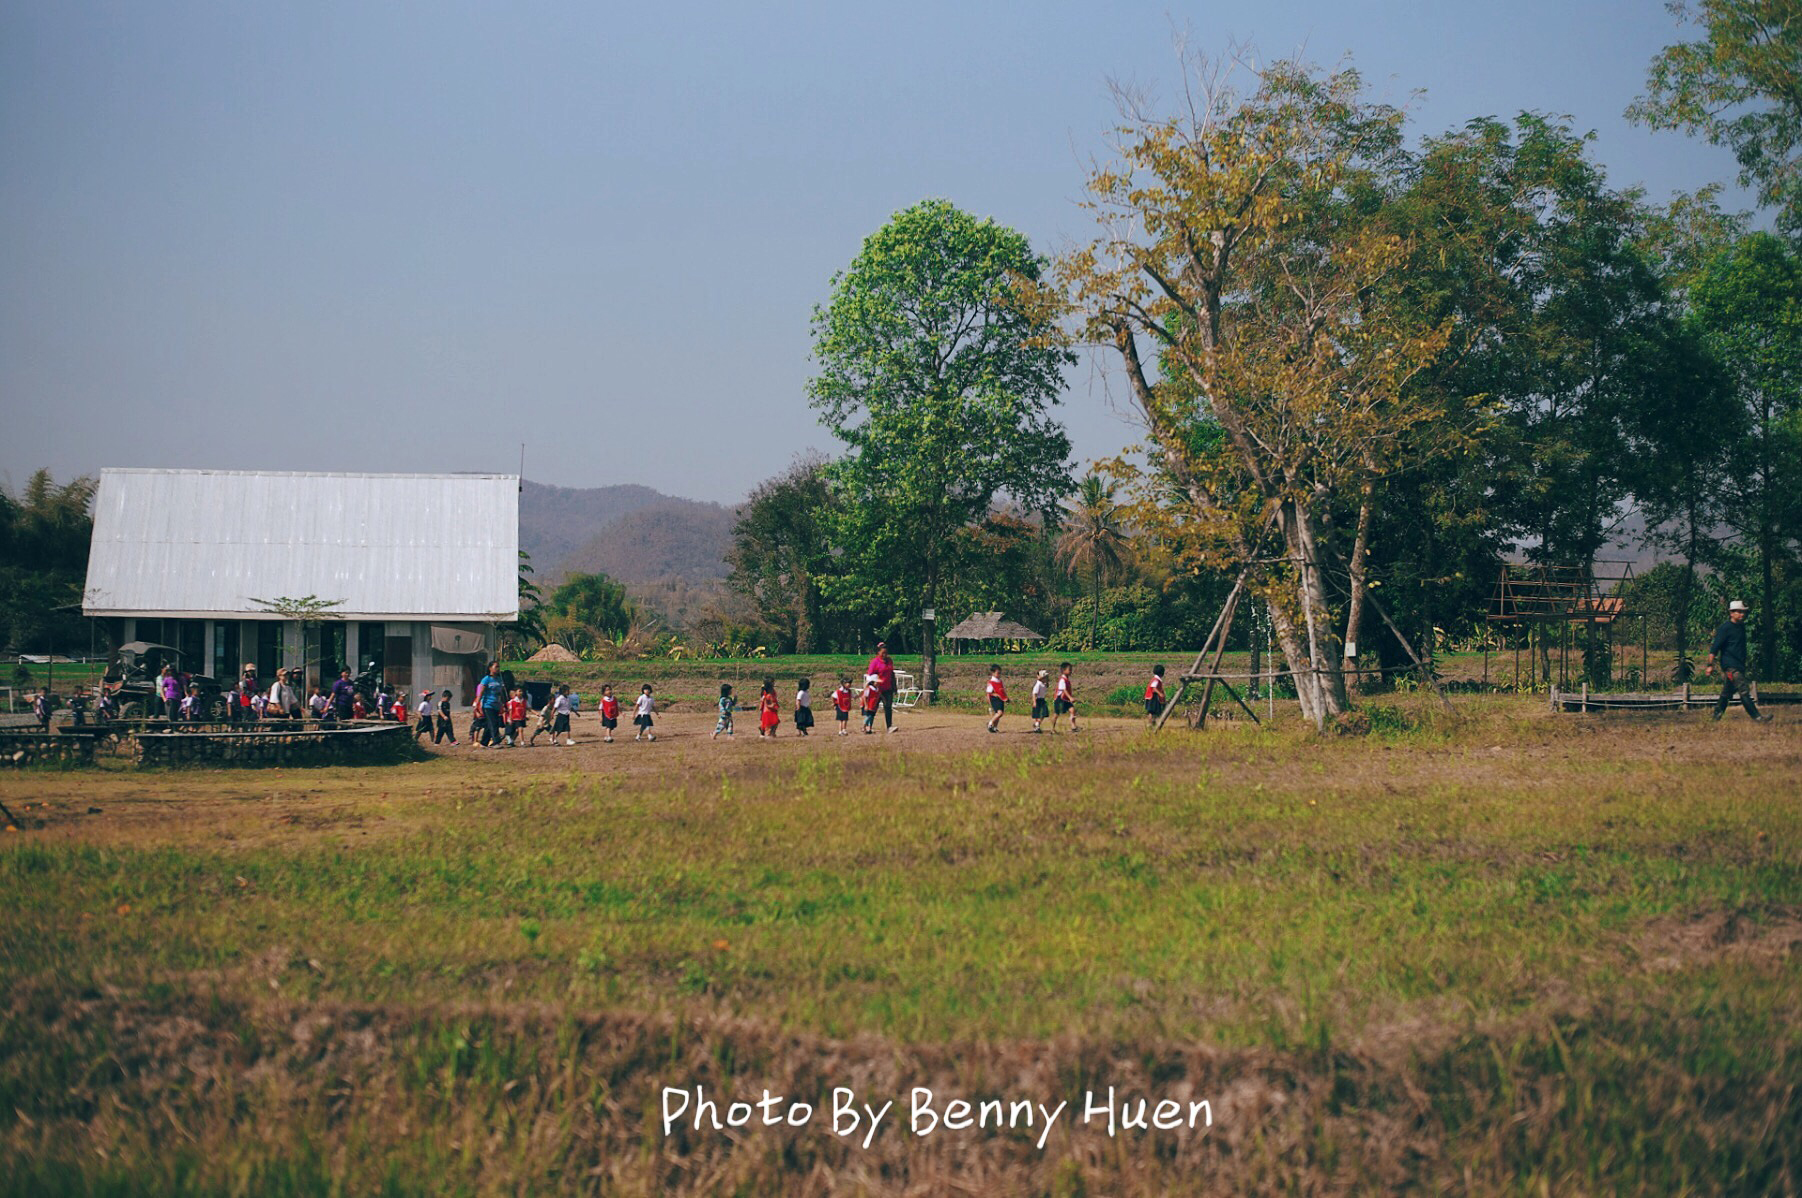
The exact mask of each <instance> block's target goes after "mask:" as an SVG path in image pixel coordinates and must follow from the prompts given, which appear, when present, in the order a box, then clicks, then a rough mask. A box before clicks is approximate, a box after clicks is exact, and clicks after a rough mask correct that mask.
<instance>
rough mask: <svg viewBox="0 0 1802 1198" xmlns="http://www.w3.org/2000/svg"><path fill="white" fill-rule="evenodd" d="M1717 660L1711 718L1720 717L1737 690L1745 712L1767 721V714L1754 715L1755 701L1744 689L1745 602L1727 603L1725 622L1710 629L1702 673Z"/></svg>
mask: <svg viewBox="0 0 1802 1198" xmlns="http://www.w3.org/2000/svg"><path fill="white" fill-rule="evenodd" d="M1717 659H1718V660H1719V661H1720V663H1721V697H1720V698H1718V699H1716V700H1715V701H1714V718H1715V719H1717V720H1718V719H1720V718H1721V714H1722V713H1723V712H1725V711H1726V710H1727V704H1729V703H1731V702H1732V701H1733V693H1734V692H1735V691H1738V692H1739V701H1740V702H1741V703H1742V704H1744V705H1745V708H1746V714H1747V715H1749V716H1751V717H1752V718H1753V719H1755V720H1757V721H1758V722H1759V723H1761V724H1764V723H1769V722H1770V719H1771V717H1770V716H1768V715H1759V714H1758V704H1757V703H1754V702H1753V701H1752V696H1751V695H1750V694H1748V693H1747V691H1746V605H1745V604H1744V603H1742V602H1740V601H1739V600H1738V599H1735V600H1734V601H1733V602H1732V603H1729V604H1728V605H1727V622H1726V623H1725V624H1722V625H1721V626H1720V627H1719V628H1717V629H1715V630H1714V644H1712V645H1710V646H1709V647H1708V665H1707V666H1706V667H1704V669H1703V670H1702V672H1703V673H1704V674H1712V673H1714V663H1715V661H1716V660H1717Z"/></svg>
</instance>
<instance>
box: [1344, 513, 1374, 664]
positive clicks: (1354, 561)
mask: <svg viewBox="0 0 1802 1198" xmlns="http://www.w3.org/2000/svg"><path fill="white" fill-rule="evenodd" d="M1375 492H1376V487H1375V485H1374V484H1372V483H1365V484H1364V494H1363V498H1362V499H1361V501H1360V502H1359V504H1358V533H1357V536H1356V537H1355V538H1353V540H1352V552H1351V560H1350V561H1349V562H1347V563H1346V574H1347V576H1348V581H1349V582H1350V583H1351V602H1350V603H1349V604H1348V605H1347V607H1348V610H1347V611H1346V615H1345V640H1346V642H1347V643H1348V644H1351V645H1354V646H1355V645H1358V644H1359V643H1361V642H1362V641H1363V639H1364V629H1363V625H1364V600H1365V596H1366V595H1367V594H1368V588H1369V583H1368V582H1367V581H1366V579H1365V576H1364V557H1365V554H1366V553H1367V552H1368V551H1369V548H1370V525H1371V521H1372V519H1373V518H1374V516H1375V510H1376V501H1375ZM1352 664H1353V665H1356V664H1357V663H1356V662H1355V661H1353V663H1352Z"/></svg>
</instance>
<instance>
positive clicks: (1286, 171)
mask: <svg viewBox="0 0 1802 1198" xmlns="http://www.w3.org/2000/svg"><path fill="white" fill-rule="evenodd" d="M1190 66H1191V67H1192V68H1193V73H1192V83H1191V86H1190V88H1189V90H1188V91H1187V93H1186V99H1187V103H1186V105H1185V106H1184V108H1183V110H1182V111H1181V112H1180V113H1179V114H1178V115H1176V116H1174V117H1164V116H1154V115H1151V114H1150V113H1148V112H1147V111H1146V105H1145V104H1144V103H1143V102H1140V101H1137V100H1135V99H1133V98H1132V97H1129V96H1123V97H1122V112H1123V116H1124V118H1125V120H1124V124H1123V126H1122V127H1121V128H1120V130H1119V135H1120V139H1119V143H1118V147H1117V149H1118V158H1117V160H1116V161H1114V162H1111V163H1108V164H1105V165H1103V166H1101V167H1099V168H1098V169H1097V170H1096V171H1095V172H1094V173H1093V176H1092V177H1091V180H1090V198H1089V202H1090V205H1091V207H1092V208H1093V210H1094V212H1095V214H1096V216H1097V219H1098V223H1099V233H1098V236H1097V237H1096V239H1095V240H1094V241H1093V242H1092V243H1090V244H1089V245H1087V246H1085V247H1083V248H1081V249H1079V250H1078V251H1076V252H1074V253H1073V254H1071V255H1069V256H1068V257H1067V258H1066V259H1065V260H1064V262H1063V277H1064V281H1065V283H1066V285H1067V286H1068V287H1069V289H1070V294H1071V297H1072V299H1073V301H1074V302H1075V304H1076V306H1077V309H1078V311H1079V313H1080V315H1081V319H1082V321H1083V326H1084V329H1085V333H1086V337H1087V339H1088V340H1090V341H1091V342H1094V343H1097V344H1101V345H1104V346H1110V347H1112V349H1113V350H1115V351H1117V353H1118V358H1119V363H1120V365H1121V367H1122V370H1123V372H1124V375H1125V379H1126V384H1127V387H1128V389H1129V391H1130V394H1131V398H1132V401H1133V403H1134V405H1135V406H1136V407H1137V409H1138V411H1139V413H1140V414H1141V415H1142V416H1143V419H1144V424H1145V428H1146V434H1147V445H1146V447H1145V448H1146V460H1147V463H1148V465H1147V466H1146V467H1144V468H1142V469H1140V470H1138V471H1136V472H1134V471H1130V470H1129V473H1136V474H1137V479H1136V482H1137V484H1138V486H1137V487H1136V495H1137V503H1136V504H1135V505H1134V506H1133V508H1132V509H1131V510H1130V513H1129V514H1130V517H1131V519H1132V521H1133V523H1134V524H1136V525H1138V526H1139V527H1141V528H1143V529H1145V530H1146V531H1148V532H1150V533H1153V534H1154V535H1155V536H1157V537H1158V538H1160V539H1162V540H1163V541H1165V542H1166V543H1169V544H1173V545H1176V546H1178V547H1179V548H1180V549H1181V550H1182V551H1183V552H1185V553H1187V554H1188V555H1190V556H1191V558H1192V559H1193V560H1194V561H1195V562H1196V563H1197V564H1205V565H1207V566H1210V567H1212V568H1216V569H1227V570H1229V571H1238V570H1244V571H1245V572H1246V580H1247V586H1248V587H1249V589H1250V592H1251V593H1252V594H1253V595H1255V596H1257V597H1258V598H1259V599H1261V600H1262V601H1264V602H1267V603H1268V604H1269V606H1270V610H1271V615H1272V621H1273V625H1274V631H1275V634H1276V639H1277V641H1278V643H1279V644H1280V646H1281V649H1282V652H1283V654H1284V656H1285V657H1286V658H1287V660H1288V663H1289V666H1290V668H1291V669H1293V670H1294V672H1295V680H1296V689H1297V691H1298V694H1299V697H1300V700H1301V705H1302V708H1303V711H1304V713H1305V714H1306V715H1307V716H1308V718H1310V719H1311V720H1313V721H1314V722H1315V723H1316V724H1324V722H1325V721H1326V720H1327V719H1328V718H1329V717H1331V716H1334V715H1337V714H1339V713H1342V712H1344V711H1345V710H1346V709H1347V707H1348V697H1347V690H1346V682H1345V678H1346V673H1345V666H1344V656H1343V650H1344V645H1345V641H1346V639H1348V638H1352V639H1355V638H1356V636H1357V629H1358V627H1359V625H1360V623H1361V622H1362V620H1363V614H1364V609H1365V606H1366V604H1367V602H1368V600H1369V591H1368V585H1367V580H1366V577H1365V562H1366V558H1367V554H1368V552H1369V549H1370V544H1369V541H1370V536H1371V529H1372V522H1373V518H1374V516H1375V513H1376V510H1377V505H1378V504H1379V503H1380V502H1381V497H1382V487H1383V480H1384V478H1385V476H1386V475H1388V474H1390V473H1392V472H1394V471H1396V470H1397V469H1399V468H1403V467H1405V466H1409V465H1414V464H1418V463H1419V462H1421V461H1423V460H1425V458H1427V457H1429V456H1430V455H1432V454H1435V453H1438V452H1443V451H1445V450H1446V449H1448V448H1451V447H1453V446H1455V445H1457V444H1458V443H1459V433H1458V429H1457V428H1455V427H1452V426H1453V425H1455V424H1456V421H1449V420H1448V419H1447V414H1448V413H1447V407H1448V405H1447V402H1446V401H1445V399H1444V398H1443V393H1442V391H1441V389H1440V388H1437V387H1429V386H1416V385H1414V384H1415V383H1416V381H1417V380H1418V379H1419V378H1420V376H1421V375H1422V374H1423V372H1427V371H1429V370H1431V369H1432V368H1433V366H1434V364H1435V363H1436V362H1438V361H1439V360H1440V359H1441V358H1442V356H1443V355H1444V354H1445V353H1446V350H1447V346H1448V344H1449V342H1450V339H1451V333H1452V326H1451V324H1450V322H1449V321H1446V320H1444V319H1436V318H1434V317H1431V316H1428V315H1425V314H1423V309H1422V305H1420V304H1419V303H1418V302H1416V301H1415V299H1414V298H1413V297H1411V296H1410V295H1409V293H1408V290H1407V288H1406V287H1405V286H1404V282H1405V275H1406V272H1407V271H1408V270H1409V267H1410V263H1411V261H1412V259H1413V257H1414V255H1416V254H1417V253H1418V252H1419V249H1418V243H1417V241H1416V239H1414V238H1412V237H1409V236H1406V235H1401V234H1398V233H1396V232H1394V231H1393V227H1392V224H1391V222H1388V221H1386V220H1385V215H1384V213H1385V206H1386V204H1387V202H1388V201H1390V200H1391V199H1392V198H1394V197H1395V196H1397V195H1399V194H1401V193H1402V192H1403V191H1404V190H1405V188H1406V174H1407V166H1408V158H1407V155H1406V153H1405V152H1404V148H1403V145H1402V114H1401V112H1400V111H1398V110H1397V109H1394V108H1391V107H1387V106H1383V105H1376V104H1371V103H1368V102H1366V101H1364V100H1363V99H1362V98H1361V95H1360V82H1359V79H1358V76H1357V74H1356V73H1355V72H1354V71H1351V70H1342V71H1339V72H1335V73H1331V74H1326V75H1321V74H1318V73H1316V72H1314V71H1311V70H1309V69H1307V68H1305V67H1302V66H1300V65H1297V64H1294V63H1278V64H1276V65H1274V66H1268V67H1264V68H1262V69H1252V68H1248V67H1243V66H1227V67H1224V68H1223V67H1218V66H1215V67H1210V66H1209V65H1208V64H1206V63H1203V62H1200V61H1195V62H1192V63H1191V64H1190ZM1235 78H1244V79H1246V80H1247V82H1248V83H1249V84H1250V86H1249V87H1248V88H1247V90H1246V91H1244V92H1243V93H1240V92H1238V91H1236V90H1235V89H1234V88H1233V87H1232V86H1231V84H1232V82H1233V80H1234V79H1235Z"/></svg>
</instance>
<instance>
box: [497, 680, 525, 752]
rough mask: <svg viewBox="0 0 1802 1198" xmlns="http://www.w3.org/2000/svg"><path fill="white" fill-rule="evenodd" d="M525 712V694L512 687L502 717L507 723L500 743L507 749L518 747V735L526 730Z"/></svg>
mask: <svg viewBox="0 0 1802 1198" xmlns="http://www.w3.org/2000/svg"><path fill="white" fill-rule="evenodd" d="M527 710H528V709H527V706H526V692H525V691H524V690H522V689H520V688H519V687H517V686H516V687H514V688H513V693H512V694H511V695H509V696H508V697H507V704H506V707H505V708H504V715H503V718H504V719H505V720H506V722H507V723H506V730H505V733H504V736H503V739H502V743H503V744H505V745H506V746H507V747H508V748H509V749H517V748H518V747H519V735H520V733H522V732H524V731H525V730H526V711H527Z"/></svg>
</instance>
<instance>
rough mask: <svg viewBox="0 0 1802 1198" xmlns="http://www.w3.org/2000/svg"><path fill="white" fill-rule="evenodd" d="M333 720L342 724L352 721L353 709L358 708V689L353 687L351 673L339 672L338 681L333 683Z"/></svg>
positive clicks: (347, 671) (346, 671)
mask: <svg viewBox="0 0 1802 1198" xmlns="http://www.w3.org/2000/svg"><path fill="white" fill-rule="evenodd" d="M331 699H332V702H331V707H332V718H333V719H336V720H337V721H339V722H340V723H348V722H349V721H350V713H351V709H352V708H353V707H355V706H356V701H357V688H356V687H355V686H353V685H351V681H350V671H349V670H339V671H338V681H336V682H334V683H332V696H331Z"/></svg>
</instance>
